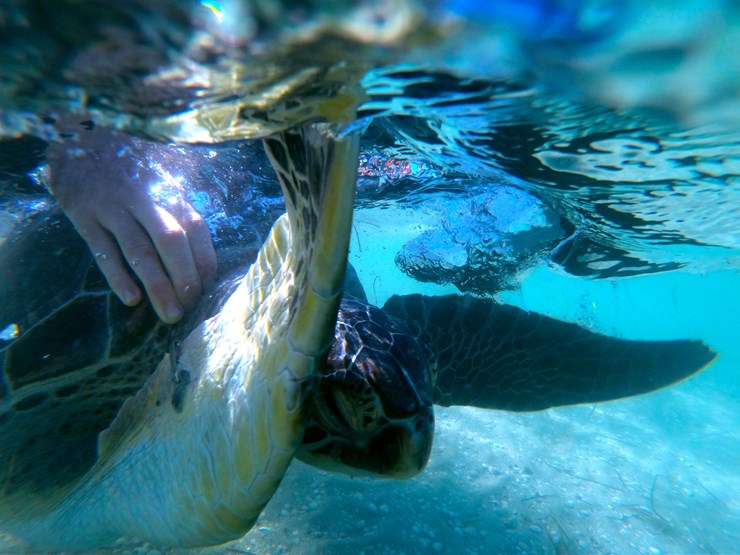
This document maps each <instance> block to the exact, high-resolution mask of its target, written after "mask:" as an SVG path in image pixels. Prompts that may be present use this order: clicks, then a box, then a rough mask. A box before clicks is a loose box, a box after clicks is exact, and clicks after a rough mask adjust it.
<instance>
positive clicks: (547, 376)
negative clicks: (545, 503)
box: [298, 288, 716, 478]
mask: <svg viewBox="0 0 740 555" xmlns="http://www.w3.org/2000/svg"><path fill="white" fill-rule="evenodd" d="M354 291H358V289H357V288H354ZM359 291H360V293H361V289H360V290H359ZM335 333H336V339H335V342H334V345H333V346H332V349H331V351H330V353H329V357H328V360H327V365H326V369H325V370H324V371H323V373H322V375H321V377H320V378H319V380H318V384H317V387H316V389H315V391H314V392H313V395H312V396H311V397H310V399H309V400H308V408H307V418H308V421H309V424H308V428H307V431H306V435H305V437H304V440H303V444H302V445H301V448H300V450H299V452H298V457H299V458H300V459H302V460H304V461H305V462H308V463H311V464H313V465H315V466H319V467H322V468H325V469H328V470H335V471H341V472H345V473H348V474H351V475H373V476H382V477H394V478H405V477H409V476H413V475H414V474H416V473H418V472H419V471H420V470H421V469H423V468H424V466H425V464H426V462H427V458H428V456H429V452H430V449H431V443H432V433H433V430H434V424H433V411H432V404H437V405H442V406H453V405H460V406H474V407H480V408H486V409H498V410H506V411H539V410H545V409H548V408H551V407H556V406H562V405H574V404H582V403H596V402H600V401H608V400H614V399H620V398H624V397H630V396H634V395H639V394H643V393H648V392H652V391H655V390H658V389H660V388H663V387H666V386H668V385H671V384H673V383H675V382H677V381H679V380H682V379H685V378H687V377H689V376H691V375H693V374H694V373H696V372H698V371H699V370H701V369H702V368H704V367H705V366H706V365H708V364H709V363H710V362H711V361H712V360H713V359H714V358H715V356H716V353H714V352H713V351H712V350H711V349H709V348H708V347H707V346H706V345H705V344H704V343H702V342H701V341H696V340H673V341H632V340H626V339H620V338H617V337H610V336H607V335H603V334H599V333H595V332H593V331H590V330H588V329H586V328H583V327H581V326H579V325H577V324H573V323H569V322H563V321H559V320H556V319H554V318H551V317H548V316H545V315H543V314H538V313H535V312H528V311H525V310H522V309H520V308H517V307H514V306H508V305H502V304H499V303H497V302H495V301H494V300H493V299H491V298H486V297H473V296H470V295H444V296H424V295H419V294H412V295H394V296H392V297H391V298H389V299H388V301H387V302H386V303H385V304H384V305H383V307H382V309H380V308H378V307H374V306H372V305H369V304H367V301H366V299H356V298H351V297H347V296H345V298H344V299H343V300H342V305H341V308H340V310H339V318H338V322H337V328H336V332H335Z"/></svg>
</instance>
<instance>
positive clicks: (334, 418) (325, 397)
mask: <svg viewBox="0 0 740 555" xmlns="http://www.w3.org/2000/svg"><path fill="white" fill-rule="evenodd" d="M316 407H317V409H318V410H317V412H318V415H317V416H318V420H319V424H320V426H321V427H323V428H324V429H326V430H328V431H330V432H331V433H336V434H339V435H343V436H345V437H357V436H358V435H364V434H367V433H368V432H370V431H372V430H374V429H375V428H376V426H377V423H378V421H379V419H380V416H381V413H382V411H381V406H380V401H379V400H378V396H377V395H376V394H375V392H374V391H373V389H372V388H371V387H370V386H369V385H367V384H364V386H359V387H357V386H356V387H351V386H349V385H348V384H344V383H337V384H332V386H331V387H329V388H325V389H322V391H321V392H320V394H319V398H318V399H317V402H316Z"/></svg>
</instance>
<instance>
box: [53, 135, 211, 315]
mask: <svg viewBox="0 0 740 555" xmlns="http://www.w3.org/2000/svg"><path fill="white" fill-rule="evenodd" d="M82 125H83V127H75V126H73V131H74V132H73V133H71V134H67V135H70V136H69V137H68V138H66V139H65V140H64V141H61V142H58V143H53V144H52V146H51V147H50V149H49V153H48V162H49V167H50V171H51V188H52V191H53V193H54V195H55V196H56V198H57V200H58V202H59V204H60V206H61V207H62V209H63V210H64V211H65V213H66V214H67V216H68V217H69V219H70V220H71V221H72V223H73V224H74V225H75V227H76V228H77V231H78V232H79V233H80V235H81V236H82V238H83V239H84V240H85V241H86V242H87V244H88V246H89V247H90V250H91V251H92V252H93V253H94V255H95V262H96V263H97V265H98V267H99V268H100V270H101V271H102V273H103V275H104V276H105V278H106V280H107V281H108V284H109V285H110V287H111V289H112V290H113V291H114V292H115V293H116V295H118V297H119V298H120V299H121V301H123V302H124V303H125V304H127V305H129V306H134V305H136V304H138V303H139V302H141V300H142V291H141V288H140V286H139V285H138V284H137V282H136V281H135V280H134V277H133V274H135V275H136V276H137V277H138V278H139V280H140V283H141V285H143V287H144V289H145V291H146V294H147V296H148V297H149V299H150V301H151V303H152V305H153V307H154V309H155V311H156V312H157V314H158V315H159V317H160V318H161V319H162V320H163V321H164V322H167V323H175V322H177V321H178V320H180V319H181V318H182V317H183V315H184V313H185V311H186V310H187V309H188V308H191V307H192V305H193V304H194V303H195V302H196V300H197V299H198V297H199V296H200V295H201V293H202V292H203V289H204V287H207V286H208V285H210V283H211V282H212V281H213V279H214V277H215V273H216V254H215V251H214V248H213V244H212V241H211V236H210V232H209V229H208V226H207V224H206V222H205V221H204V220H203V218H202V217H201V216H200V215H199V214H198V213H197V212H196V211H195V210H194V209H193V207H192V206H191V205H190V204H189V203H188V202H186V200H185V199H184V198H183V196H182V194H180V193H181V192H182V190H181V189H180V183H179V182H178V181H176V180H175V178H173V177H172V176H171V175H170V174H169V173H168V172H167V171H166V168H163V166H162V164H161V163H154V164H150V163H148V161H147V156H148V155H149V154H150V150H151V149H152V148H155V147H154V146H153V144H152V143H147V142H146V141H143V140H140V139H136V138H133V137H130V136H127V135H125V134H123V133H120V132H117V131H114V130H111V129H103V128H91V127H92V124H91V123H89V122H88V123H83V124H82ZM156 149H157V153H158V154H160V155H161V154H162V153H164V154H168V153H169V152H168V151H166V150H165V149H171V155H172V156H178V155H181V154H180V152H179V151H178V150H177V148H176V147H174V146H171V145H160V144H157V145H156ZM162 191H165V193H166V194H162Z"/></svg>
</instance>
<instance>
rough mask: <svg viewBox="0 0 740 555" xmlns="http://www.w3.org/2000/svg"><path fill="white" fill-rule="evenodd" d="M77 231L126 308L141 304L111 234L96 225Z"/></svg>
mask: <svg viewBox="0 0 740 555" xmlns="http://www.w3.org/2000/svg"><path fill="white" fill-rule="evenodd" d="M78 231H79V233H80V235H81V237H82V238H83V239H84V240H85V242H86V243H87V246H88V247H89V248H90V250H91V251H92V253H93V256H94V257H95V263H96V264H97V265H98V268H100V271H101V272H102V274H103V277H105V280H106V281H107V282H108V285H109V286H110V288H111V289H112V290H113V292H114V293H115V294H116V295H117V296H118V298H119V299H121V301H122V302H123V303H124V304H126V305H128V306H135V305H137V304H139V303H140V302H141V299H142V295H141V289H140V288H139V287H138V286H137V285H136V282H135V281H134V279H133V277H132V276H131V274H130V273H129V271H128V269H127V265H126V263H125V262H124V259H123V256H122V255H121V251H120V249H119V248H118V245H117V244H116V241H115V240H114V238H113V237H112V236H111V234H110V233H109V232H108V231H107V230H105V229H104V228H102V227H101V226H99V225H96V224H90V225H86V226H79V227H78Z"/></svg>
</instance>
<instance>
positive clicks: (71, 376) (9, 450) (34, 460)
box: [0, 208, 169, 495]
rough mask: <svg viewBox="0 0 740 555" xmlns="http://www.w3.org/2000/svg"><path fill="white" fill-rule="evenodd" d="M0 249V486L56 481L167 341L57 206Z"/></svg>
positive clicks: (93, 453)
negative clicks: (128, 301)
mask: <svg viewBox="0 0 740 555" xmlns="http://www.w3.org/2000/svg"><path fill="white" fill-rule="evenodd" d="M19 227H20V229H16V230H15V233H14V237H12V238H11V239H10V240H9V241H8V242H7V243H6V244H4V245H3V246H2V248H1V249H0V283H1V284H2V286H3V295H2V296H3V297H4V300H3V302H2V303H0V330H2V339H0V368H1V369H2V372H1V373H0V444H2V445H3V449H2V453H1V454H0V477H1V478H0V480H1V483H0V489H1V490H2V491H3V492H5V494H6V495H10V494H12V493H13V491H15V490H16V489H17V488H21V487H22V488H24V489H26V490H27V489H37V490H38V489H41V490H43V489H47V488H49V487H59V486H62V485H64V484H65V483H66V482H68V481H70V480H72V479H74V478H75V477H77V476H79V475H80V474H81V473H83V472H85V471H86V470H87V469H88V468H89V467H90V466H92V464H93V463H94V462H95V460H96V458H97V438H98V434H99V433H100V432H101V431H102V430H104V429H105V428H107V427H108V425H109V424H110V422H111V421H112V420H113V418H114V416H115V415H116V414H117V412H118V410H119V408H120V407H121V405H122V404H123V402H124V401H125V400H126V398H128V397H129V396H131V395H132V394H133V393H135V392H136V391H138V390H139V388H140V387H141V386H142V384H143V383H144V381H145V380H146V379H147V377H148V376H149V375H150V374H151V373H152V372H153V371H154V369H155V368H156V365H157V363H158V362H159V361H160V360H161V358H162V355H163V353H164V350H165V349H166V347H167V336H168V333H169V332H168V328H167V327H166V326H164V325H162V324H161V323H160V321H159V320H158V318H157V316H156V314H155V313H154V311H153V309H152V308H151V305H150V304H149V303H140V304H139V305H137V306H135V307H128V306H126V305H124V304H123V303H122V302H121V301H120V300H119V299H118V298H117V297H116V296H115V295H114V294H113V293H112V292H111V290H110V289H109V288H108V286H107V285H106V283H105V280H104V279H103V276H102V274H101V273H100V271H99V270H98V268H97V266H96V265H95V263H94V261H93V259H92V255H91V253H90V251H89V250H88V248H87V246H86V244H85V243H84V242H83V241H82V239H80V237H79V236H78V235H77V233H76V231H75V230H74V228H73V226H72V224H71V223H70V222H69V221H68V220H67V219H66V217H65V216H64V215H63V214H62V213H61V211H59V210H58V209H57V208H52V209H50V210H49V211H47V212H42V213H40V214H37V215H36V216H34V217H33V218H32V219H31V220H30V221H29V222H27V223H25V224H24V225H22V226H19Z"/></svg>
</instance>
